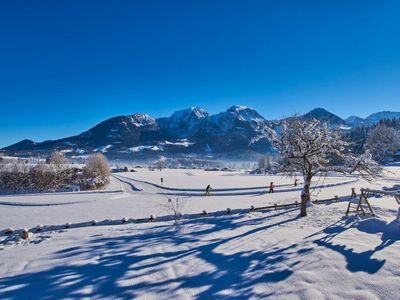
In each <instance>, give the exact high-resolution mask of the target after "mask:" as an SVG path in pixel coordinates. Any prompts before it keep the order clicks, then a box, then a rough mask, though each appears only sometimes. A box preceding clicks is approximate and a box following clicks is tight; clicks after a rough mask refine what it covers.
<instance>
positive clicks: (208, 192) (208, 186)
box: [205, 185, 212, 196]
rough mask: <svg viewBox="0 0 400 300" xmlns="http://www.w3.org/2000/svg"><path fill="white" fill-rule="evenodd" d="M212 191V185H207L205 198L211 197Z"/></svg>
mask: <svg viewBox="0 0 400 300" xmlns="http://www.w3.org/2000/svg"><path fill="white" fill-rule="evenodd" d="M211 190H212V188H211V185H207V187H206V194H205V196H211V193H210V191H211Z"/></svg>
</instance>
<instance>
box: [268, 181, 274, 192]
mask: <svg viewBox="0 0 400 300" xmlns="http://www.w3.org/2000/svg"><path fill="white" fill-rule="evenodd" d="M274 187H275V186H274V182H273V181H271V183H270V184H269V192H268V194H271V193H273V192H274Z"/></svg>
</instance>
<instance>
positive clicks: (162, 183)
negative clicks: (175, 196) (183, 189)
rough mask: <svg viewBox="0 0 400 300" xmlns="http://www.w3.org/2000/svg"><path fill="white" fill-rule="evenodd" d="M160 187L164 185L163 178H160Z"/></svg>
mask: <svg viewBox="0 0 400 300" xmlns="http://www.w3.org/2000/svg"><path fill="white" fill-rule="evenodd" d="M161 185H164V178H162V177H161Z"/></svg>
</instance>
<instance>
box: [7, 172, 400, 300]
mask: <svg viewBox="0 0 400 300" xmlns="http://www.w3.org/2000/svg"><path fill="white" fill-rule="evenodd" d="M385 171H386V172H385V175H384V177H383V178H381V179H379V180H378V181H376V182H375V183H368V182H366V181H364V180H362V179H359V178H357V177H356V176H341V175H335V174H332V175H330V176H328V177H326V178H319V177H318V176H316V177H315V178H314V182H313V184H314V186H313V188H312V196H313V200H315V199H318V200H324V199H333V198H334V197H335V196H336V195H337V196H338V197H339V201H337V202H336V201H331V202H323V203H319V204H318V203H317V204H316V203H315V202H314V204H312V205H310V206H309V207H308V216H307V217H305V218H298V213H299V207H297V208H293V207H290V208H286V209H279V210H273V209H264V210H255V211H251V210H250V209H249V208H250V207H251V206H254V207H263V206H269V205H273V204H275V203H276V204H289V203H294V202H295V201H300V191H301V188H302V179H301V178H299V179H300V180H299V182H298V186H297V187H295V186H294V184H293V182H294V179H293V178H288V177H283V176H270V175H267V176H264V175H249V174H245V173H244V172H239V171H238V172H222V171H221V172H219V171H218V172H217V171H202V170H174V169H164V170H162V171H149V170H147V169H137V172H133V173H118V174H114V175H113V177H112V180H111V183H110V185H109V186H108V187H107V188H106V189H105V190H101V191H87V192H86V191H85V192H65V193H46V194H44V193H42V194H23V195H21V194H20V195H0V299H171V298H176V299H224V298H229V299H249V298H250V299H251V298H252V299H260V298H268V299H399V297H400V296H399V286H400V257H399V253H400V241H399V240H400V222H399V221H397V210H398V207H399V205H398V204H397V202H396V201H395V199H394V198H391V197H376V198H371V199H370V203H371V205H372V207H373V209H374V212H375V213H376V215H377V216H376V217H369V218H366V217H360V216H355V215H354V214H350V215H349V216H348V217H345V212H346V208H347V204H348V200H349V196H350V194H351V188H352V187H355V188H356V191H357V192H359V190H360V188H362V187H365V188H372V189H399V188H400V167H399V166H393V167H386V168H385ZM161 178H163V184H161ZM270 182H274V184H275V185H276V187H275V192H274V193H273V194H268V189H267V186H269V184H270ZM208 184H210V185H211V187H212V190H211V196H208V197H205V196H204V190H205V187H206V186H207V185H208ZM177 198H178V201H179V202H180V203H181V204H182V205H183V214H184V216H183V219H182V221H181V222H180V224H178V225H175V224H174V222H173V221H165V219H164V218H163V216H166V215H171V211H168V209H167V208H166V205H168V203H169V202H168V199H172V203H174V202H175V201H176V199H177ZM227 208H230V209H232V213H231V214H227V213H226V212H225V211H226V209H227ZM203 210H206V211H207V212H208V213H209V214H208V215H201V213H202V211H203ZM213 212H218V213H215V214H213ZM150 215H153V216H154V217H155V221H154V222H148V220H147V219H148V218H149V217H150ZM123 218H126V219H125V221H126V222H124V223H125V224H123V222H122V219H123ZM143 218H145V219H146V220H141V221H138V220H137V219H143ZM92 220H96V221H97V222H96V225H92ZM135 220H136V221H135ZM66 223H69V224H70V225H69V227H70V228H65V224H66ZM37 225H41V226H42V227H41V228H42V230H41V231H37V230H36V226H37ZM9 227H12V228H14V229H15V230H16V233H14V234H12V235H6V234H5V229H6V228H9ZM24 228H26V229H29V230H30V237H29V239H28V240H23V239H21V238H20V237H19V234H18V233H19V232H20V231H21V230H22V229H24Z"/></svg>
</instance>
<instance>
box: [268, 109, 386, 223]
mask: <svg viewBox="0 0 400 300" xmlns="http://www.w3.org/2000/svg"><path fill="white" fill-rule="evenodd" d="M264 134H265V136H266V137H267V138H268V139H269V141H270V142H271V144H272V145H273V147H274V148H275V149H276V150H277V151H278V152H279V154H280V156H281V159H282V162H281V171H283V172H286V173H288V174H290V175H293V174H294V173H295V172H300V173H301V174H302V175H303V178H304V188H303V191H302V195H301V198H302V205H301V216H306V215H307V213H306V204H307V202H308V201H309V200H310V185H311V180H312V178H313V176H315V175H316V174H318V173H325V174H326V173H327V172H330V171H333V172H340V173H353V172H358V174H360V175H361V176H362V177H364V178H366V179H368V180H372V179H373V178H375V177H376V176H379V175H380V174H381V167H380V166H379V165H378V164H377V163H376V162H375V161H374V160H373V159H372V158H371V155H370V154H369V153H368V152H366V153H364V154H363V155H361V156H356V155H354V154H353V153H352V152H351V151H350V150H349V146H350V145H349V143H348V142H346V141H344V140H343V139H342V135H341V133H340V132H339V131H338V130H333V129H331V128H330V127H329V126H328V124H326V123H322V122H321V121H319V120H317V119H307V120H306V119H303V118H300V117H298V116H293V117H290V118H287V119H285V120H283V121H282V124H281V126H280V128H279V130H273V129H271V128H266V129H265V131H264Z"/></svg>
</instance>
